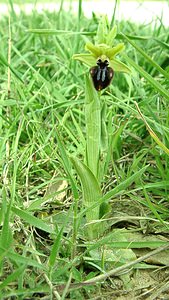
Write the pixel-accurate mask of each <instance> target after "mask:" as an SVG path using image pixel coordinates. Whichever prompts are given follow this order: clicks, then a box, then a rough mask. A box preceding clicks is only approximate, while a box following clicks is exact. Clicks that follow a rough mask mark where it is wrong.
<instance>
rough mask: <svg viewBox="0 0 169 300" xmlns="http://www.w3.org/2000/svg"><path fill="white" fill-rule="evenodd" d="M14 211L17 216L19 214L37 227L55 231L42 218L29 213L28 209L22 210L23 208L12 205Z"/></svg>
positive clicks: (50, 231) (51, 231)
mask: <svg viewBox="0 0 169 300" xmlns="http://www.w3.org/2000/svg"><path fill="white" fill-rule="evenodd" d="M12 211H13V212H14V213H15V214H16V215H17V216H19V217H20V218H22V219H23V220H24V221H26V222H27V223H28V224H30V225H32V226H35V227H37V228H39V229H41V230H44V231H46V232H49V233H54V230H53V229H52V228H51V227H50V226H49V225H47V224H46V223H45V222H44V221H42V220H40V219H38V218H36V217H35V216H33V215H31V214H29V213H27V212H26V211H24V210H21V209H19V208H16V207H12Z"/></svg>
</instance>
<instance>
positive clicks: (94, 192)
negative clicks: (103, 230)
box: [71, 157, 102, 239]
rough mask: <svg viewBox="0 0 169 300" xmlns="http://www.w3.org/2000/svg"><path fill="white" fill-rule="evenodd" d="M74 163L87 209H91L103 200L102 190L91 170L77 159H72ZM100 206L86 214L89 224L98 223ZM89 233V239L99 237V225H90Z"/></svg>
mask: <svg viewBox="0 0 169 300" xmlns="http://www.w3.org/2000/svg"><path fill="white" fill-rule="evenodd" d="M71 160H72V163H73V165H74V167H75V169H76V171H77V173H78V175H79V177H80V181H81V186H82V192H83V201H84V205H85V207H86V208H88V207H91V205H92V204H93V203H96V202H97V201H98V200H99V199H100V198H101V195H102V193H101V189H100V186H99V184H98V181H97V179H96V177H95V176H94V175H93V173H92V172H91V171H90V169H89V168H88V167H87V166H86V165H85V164H84V163H82V162H81V161H80V160H78V159H77V158H73V157H72V158H71ZM99 210H100V209H99V206H97V207H96V208H94V209H90V210H88V211H87V212H86V220H87V222H92V221H98V219H99ZM87 232H88V236H89V239H93V238H96V237H98V236H99V233H100V232H99V226H98V224H89V225H88V226H87Z"/></svg>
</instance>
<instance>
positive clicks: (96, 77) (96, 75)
mask: <svg viewBox="0 0 169 300" xmlns="http://www.w3.org/2000/svg"><path fill="white" fill-rule="evenodd" d="M90 75H91V77H92V80H93V84H94V87H95V89H96V90H97V91H101V90H103V89H105V88H106V87H108V86H109V84H110V83H111V80H112V78H113V75H114V71H113V69H112V68H110V67H109V61H108V59H105V60H102V59H101V58H99V59H98V60H97V66H95V67H92V68H91V69H90Z"/></svg>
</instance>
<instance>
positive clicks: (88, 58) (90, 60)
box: [73, 53, 96, 67]
mask: <svg viewBox="0 0 169 300" xmlns="http://www.w3.org/2000/svg"><path fill="white" fill-rule="evenodd" d="M73 59H76V60H79V61H81V62H82V63H84V64H86V65H87V66H89V67H93V66H95V65H96V59H95V57H94V56H93V55H91V54H88V53H81V54H74V55H73Z"/></svg>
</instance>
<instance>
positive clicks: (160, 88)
mask: <svg viewBox="0 0 169 300" xmlns="http://www.w3.org/2000/svg"><path fill="white" fill-rule="evenodd" d="M123 57H124V58H125V60H126V61H127V62H128V63H129V64H130V65H131V66H132V67H133V68H134V69H136V70H137V71H138V72H139V73H140V74H141V76H143V77H144V78H145V79H146V80H147V81H148V82H149V83H150V84H151V85H152V86H153V87H154V88H155V89H156V90H157V91H158V92H159V93H160V94H161V95H162V96H164V97H165V98H166V99H167V100H169V94H168V91H167V90H166V89H165V88H163V86H162V85H161V84H160V83H159V82H158V81H156V80H154V79H153V77H152V76H150V75H149V74H148V73H147V72H146V71H145V70H144V69H143V68H142V67H140V66H139V65H137V64H136V63H135V62H134V61H133V60H132V59H131V58H129V57H128V56H127V55H126V54H123Z"/></svg>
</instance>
